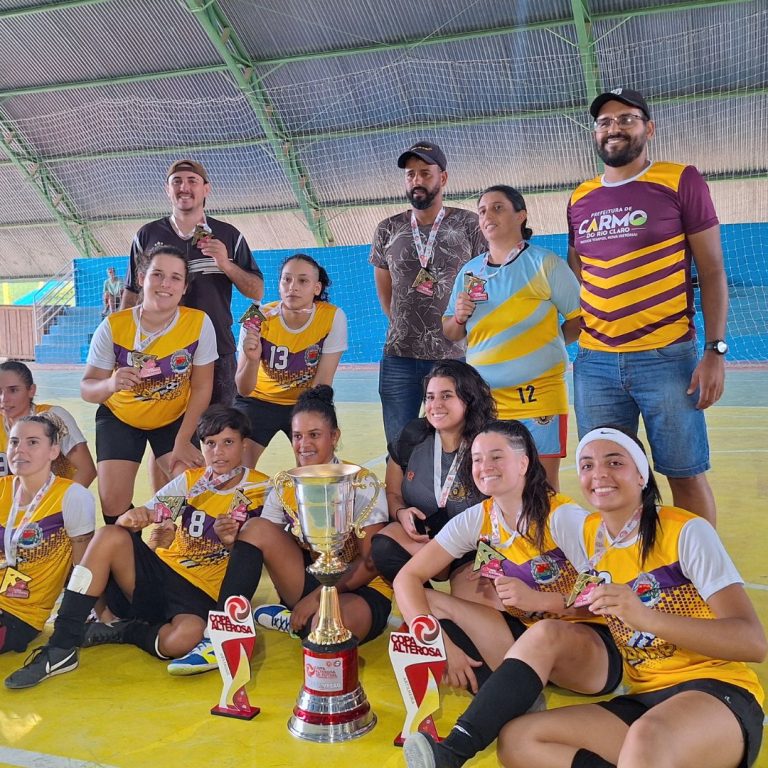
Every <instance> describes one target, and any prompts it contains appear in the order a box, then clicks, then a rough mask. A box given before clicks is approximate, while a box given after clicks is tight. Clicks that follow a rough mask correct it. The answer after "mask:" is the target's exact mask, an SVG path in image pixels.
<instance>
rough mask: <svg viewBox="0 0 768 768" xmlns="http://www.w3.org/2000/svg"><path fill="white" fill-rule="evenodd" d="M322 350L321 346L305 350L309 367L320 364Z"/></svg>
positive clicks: (314, 345)
mask: <svg viewBox="0 0 768 768" xmlns="http://www.w3.org/2000/svg"><path fill="white" fill-rule="evenodd" d="M321 353H322V350H321V349H320V345H319V344H313V345H312V346H311V347H307V348H306V349H305V350H304V362H305V363H306V364H307V365H311V366H315V365H317V364H318V363H319V362H320V355H321Z"/></svg>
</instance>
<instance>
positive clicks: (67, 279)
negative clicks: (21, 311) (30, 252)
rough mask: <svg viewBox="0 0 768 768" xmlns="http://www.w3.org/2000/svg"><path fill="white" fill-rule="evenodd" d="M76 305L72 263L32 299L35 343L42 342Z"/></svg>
mask: <svg viewBox="0 0 768 768" xmlns="http://www.w3.org/2000/svg"><path fill="white" fill-rule="evenodd" d="M74 303H75V280H74V269H73V267H72V264H71V263H70V264H67V265H66V266H65V267H64V268H63V269H62V270H61V272H59V273H58V274H57V275H54V276H53V277H52V278H51V279H50V280H49V281H48V282H47V283H46V284H45V285H44V286H43V287H42V288H40V289H38V290H37V291H36V292H35V294H34V296H33V298H32V306H33V307H34V311H35V340H36V341H35V343H37V344H39V343H40V342H41V340H42V338H43V336H45V334H46V333H47V332H48V329H49V328H50V327H51V325H53V324H54V323H55V322H56V318H57V317H58V316H59V315H60V314H61V313H62V312H63V311H64V310H65V309H66V308H67V307H71V306H73V305H74Z"/></svg>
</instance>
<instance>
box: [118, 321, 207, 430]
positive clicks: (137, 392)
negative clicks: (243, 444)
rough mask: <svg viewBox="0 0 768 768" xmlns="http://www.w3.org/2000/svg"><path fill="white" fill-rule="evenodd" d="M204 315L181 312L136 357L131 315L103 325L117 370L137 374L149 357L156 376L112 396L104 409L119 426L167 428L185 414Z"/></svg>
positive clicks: (133, 322) (150, 376) (133, 325)
mask: <svg viewBox="0 0 768 768" xmlns="http://www.w3.org/2000/svg"><path fill="white" fill-rule="evenodd" d="M204 318H205V313H204V312H201V311H200V310H198V309H190V308H189V307H179V317H178V319H177V321H176V323H175V324H174V325H173V326H172V327H171V328H170V330H168V331H166V332H165V333H163V334H162V335H161V336H159V337H158V338H156V339H155V340H154V341H152V343H151V344H150V345H149V346H148V347H147V348H146V349H144V350H142V351H141V352H138V351H135V345H136V321H135V318H134V312H133V310H131V309H126V310H123V311H122V312H115V313H114V314H112V315H110V316H109V317H108V318H107V320H108V321H109V325H110V328H111V331H112V340H113V343H114V349H115V357H116V362H115V368H123V367H125V366H135V367H136V368H139V367H140V365H139V363H140V359H141V356H143V355H152V356H153V357H154V358H155V359H154V361H152V362H150V369H154V370H157V373H156V374H153V375H149V376H146V378H142V380H141V383H140V384H139V385H138V386H136V387H134V389H132V390H127V391H122V392H116V393H115V394H114V395H112V396H111V397H110V398H109V399H108V400H107V401H106V403H105V405H106V406H107V407H108V408H109V409H110V410H111V411H112V413H114V414H115V416H117V418H118V419H120V421H123V422H125V423H126V424H130V426H132V427H137V428H138V429H157V428H158V427H164V426H166V424H170V423H171V422H173V421H176V419H178V418H179V416H181V415H182V414H183V413H184V411H185V410H186V408H187V402H188V401H189V393H190V378H191V377H192V360H193V358H194V356H195V351H196V350H197V346H198V344H199V341H200V333H201V329H202V327H203V320H204Z"/></svg>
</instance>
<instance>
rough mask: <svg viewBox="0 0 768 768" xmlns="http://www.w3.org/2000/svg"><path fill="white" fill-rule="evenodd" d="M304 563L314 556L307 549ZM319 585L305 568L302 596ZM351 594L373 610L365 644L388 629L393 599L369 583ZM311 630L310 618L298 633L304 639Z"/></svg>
mask: <svg viewBox="0 0 768 768" xmlns="http://www.w3.org/2000/svg"><path fill="white" fill-rule="evenodd" d="M304 563H305V565H310V564H311V563H312V558H311V556H310V554H309V552H307V551H306V550H304ZM319 586H320V582H319V581H318V580H317V579H316V578H315V577H314V576H313V575H312V574H311V573H310V572H309V571H307V570H305V571H304V589H303V590H302V592H301V597H306V596H307V595H308V594H309V593H310V592H314V590H316V589H317V588H318V587H319ZM351 594H353V595H357V596H358V597H362V598H363V600H365V602H366V604H367V605H368V608H369V609H370V611H371V628H370V630H368V634H367V635H366V636H365V637H364V638H363V639H362V640H360V644H361V645H363V644H364V643H368V642H370V641H371V640H374V639H375V638H377V637H378V636H379V635H380V634H381V633H382V632H383V631H384V630H385V629H386V627H387V621H389V614H390V613H391V611H392V601H391V600H390V599H389V598H388V597H385V596H384V595H382V594H381V592H379V591H378V590H376V589H374V588H373V587H371V586H369V585H367V584H366V585H365V586H363V587H358V588H357V589H353V590H352V591H351ZM280 601H281V602H282V603H283V605H285V604H286V603H285V600H283V598H282V597H281V598H280ZM311 631H312V620H311V619H310V620H309V621H308V622H307V623H306V624H305V625H304V629H302V630H301V631H300V632H299V633H298V635H299V637H301V638H302V639H303V638H305V637H306V636H307V635H308V634H309V633H310V632H311Z"/></svg>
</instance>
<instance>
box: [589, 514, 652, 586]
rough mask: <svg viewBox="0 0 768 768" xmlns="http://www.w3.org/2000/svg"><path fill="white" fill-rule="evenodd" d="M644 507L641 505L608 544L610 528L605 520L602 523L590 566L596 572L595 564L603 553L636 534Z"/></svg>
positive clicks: (596, 537) (598, 530)
mask: <svg viewBox="0 0 768 768" xmlns="http://www.w3.org/2000/svg"><path fill="white" fill-rule="evenodd" d="M642 512H643V509H642V507H640V508H639V509H638V510H637V511H636V512H635V513H634V514H633V515H632V517H630V518H629V520H627V522H626V523H624V527H623V528H622V529H621V530H620V531H619V532H618V534H617V535H616V538H615V539H614V540H613V541H612V542H611V543H610V544H608V546H606V544H605V540H606V538H607V537H608V529H607V528H606V527H605V521H603V522H601V523H600V527H599V528H598V529H597V534H596V536H595V553H594V554H593V555H592V557H590V558H589V568H590V570H591V571H593V572H594V570H595V566H596V565H597V564H598V563H599V562H600V560H601V559H602V557H603V555H604V554H605V553H606V552H607V551H608V550H609V549H611V548H612V547H616V546H618V545H619V544H623V543H624V542H625V541H628V540H629V539H630V538H631V536H632V535H633V534H634V532H635V530H636V529H637V526H638V525H640V517H641V515H642Z"/></svg>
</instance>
